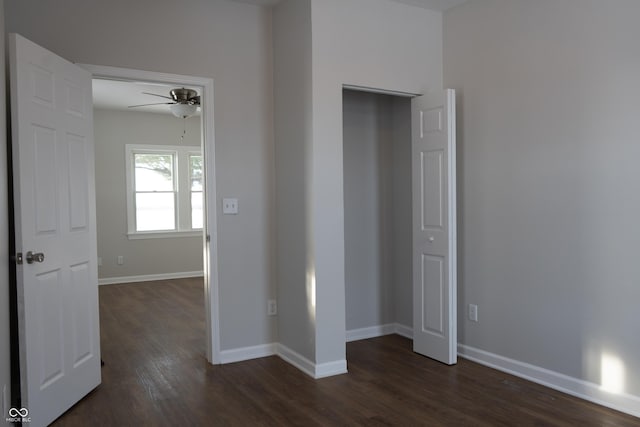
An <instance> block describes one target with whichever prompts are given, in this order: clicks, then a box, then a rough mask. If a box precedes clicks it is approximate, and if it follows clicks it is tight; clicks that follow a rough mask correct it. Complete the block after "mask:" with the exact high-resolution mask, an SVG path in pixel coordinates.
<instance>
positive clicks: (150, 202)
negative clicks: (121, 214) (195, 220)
mask: <svg viewBox="0 0 640 427" xmlns="http://www.w3.org/2000/svg"><path fill="white" fill-rule="evenodd" d="M174 204H175V198H174V194H173V193H138V194H136V230H137V231H153V230H175V228H176V219H175V215H174V210H175V206H174Z"/></svg>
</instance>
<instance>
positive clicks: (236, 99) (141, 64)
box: [5, 0, 276, 350]
mask: <svg viewBox="0 0 640 427" xmlns="http://www.w3.org/2000/svg"><path fill="white" fill-rule="evenodd" d="M5 6H6V8H5V9H6V10H5V12H6V17H7V27H8V30H10V31H14V32H18V33H21V34H22V35H23V36H25V37H27V38H28V39H30V40H32V41H34V42H35V43H38V44H39V45H41V46H43V47H45V48H47V49H49V50H52V51H53V52H55V53H57V54H59V55H61V56H62V57H64V58H67V59H68V60H70V61H73V62H79V63H88V64H98V65H110V66H118V67H127V68H134V69H142V70H151V71H159V72H167V73H177V74H186V75H194V76H200V77H207V78H213V79H214V91H215V99H214V103H215V137H216V168H217V170H216V171H215V174H216V179H217V184H218V197H219V198H222V197H237V198H238V199H239V206H240V213H239V215H233V216H223V215H222V212H221V210H220V206H221V203H219V204H218V206H219V211H218V225H219V230H218V231H219V233H218V235H217V238H218V248H219V260H220V262H219V279H220V292H219V294H220V301H221V304H220V319H221V320H220V328H221V348H222V350H226V349H232V348H239V347H245V346H254V345H260V344H266V343H271V342H273V341H275V339H276V334H275V326H276V325H275V319H274V318H270V317H268V316H267V313H266V309H267V303H266V302H267V299H268V298H270V297H271V296H272V295H273V294H274V292H275V288H274V286H273V281H272V270H273V268H272V252H273V251H272V231H271V230H272V228H273V206H272V194H273V171H274V167H273V117H272V109H273V97H272V64H271V60H272V55H271V52H272V50H271V12H270V10H268V9H264V8H260V7H257V6H254V5H250V4H243V3H236V2H230V1H224V0H188V1H184V2H179V3H177V2H175V1H173V0H137V1H136V2H131V1H128V0H114V1H109V2H86V1H84V0H60V1H56V2H42V1H39V0H25V1H11V2H6V5H5ZM98 161H99V160H98ZM219 202H220V200H219ZM215 237H216V236H214V238H215Z"/></svg>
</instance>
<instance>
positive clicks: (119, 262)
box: [117, 255, 124, 265]
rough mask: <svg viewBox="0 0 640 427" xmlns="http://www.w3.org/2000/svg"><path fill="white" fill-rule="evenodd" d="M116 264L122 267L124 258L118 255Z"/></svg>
mask: <svg viewBox="0 0 640 427" xmlns="http://www.w3.org/2000/svg"><path fill="white" fill-rule="evenodd" d="M117 262H118V265H124V257H123V256H122V255H118V259H117Z"/></svg>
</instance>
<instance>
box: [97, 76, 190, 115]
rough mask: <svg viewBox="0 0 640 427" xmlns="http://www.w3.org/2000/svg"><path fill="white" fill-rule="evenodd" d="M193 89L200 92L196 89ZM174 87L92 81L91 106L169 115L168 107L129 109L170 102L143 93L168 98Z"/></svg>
mask: <svg viewBox="0 0 640 427" xmlns="http://www.w3.org/2000/svg"><path fill="white" fill-rule="evenodd" d="M186 87H187V88H188V89H195V90H196V91H198V92H200V91H199V90H198V88H190V87H188V86H186ZM171 89H175V86H170V85H165V84H159V83H145V82H123V81H119V80H103V79H93V106H94V108H102V109H107V110H126V111H139V112H146V113H157V114H171V111H170V110H169V105H167V104H164V105H151V106H145V107H136V108H129V106H131V105H140V104H152V103H156V102H159V103H163V102H171V100H170V99H166V98H161V97H159V96H153V95H146V94H144V93H143V92H149V93H155V94H158V95H164V96H170V95H169V91H170V90H171Z"/></svg>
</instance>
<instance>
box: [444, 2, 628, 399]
mask: <svg viewBox="0 0 640 427" xmlns="http://www.w3.org/2000/svg"><path fill="white" fill-rule="evenodd" d="M639 16H640V2H637V1H628V0H610V1H606V2H599V1H590V2H585V1H583V0H563V1H557V0H537V1H529V0H509V1H507V0H477V1H473V2H468V3H466V4H464V5H461V6H459V7H456V8H454V9H452V10H450V11H448V12H446V13H445V15H444V76H445V85H446V86H448V87H453V88H455V89H456V90H457V91H458V101H459V107H458V108H459V110H458V118H459V121H458V124H459V125H458V126H459V127H458V154H459V164H458V173H459V180H458V183H459V193H458V194H459V200H458V203H459V204H458V208H459V209H458V212H459V218H458V221H459V236H460V245H459V248H460V253H459V276H458V277H459V309H458V313H459V322H458V325H459V339H460V341H461V342H462V343H463V344H466V345H469V346H473V347H476V348H479V349H482V350H486V351H489V352H492V353H496V354H498V355H502V356H506V357H509V358H513V359H516V360H519V361H523V362H527V363H531V364H533V365H536V366H539V367H543V368H547V369H550V370H552V371H556V372H560V373H563V374H566V375H569V376H571V377H574V378H578V379H583V380H586V381H590V382H593V383H596V384H600V383H601V379H602V378H601V377H602V375H603V372H602V371H603V364H602V357H603V355H605V354H609V355H610V356H613V357H615V358H618V359H619V361H620V362H621V365H622V366H623V380H624V381H625V382H626V384H625V385H624V388H623V390H622V391H624V392H626V393H629V394H632V395H635V396H639V395H640V340H639V339H638V302H639V301H640V285H639V278H640V263H639V262H638V242H639V241H640V227H639V226H638V218H640V192H639V191H638V182H640V167H638V159H640V143H638V141H639V139H638V118H639V117H640V104H639V103H638V100H639V99H640V78H639V76H640V44H639V43H638V40H640V26H638V22H637V21H638V17H639ZM468 303H474V304H478V306H479V311H478V312H479V322H478V323H470V322H469V321H468V320H467V319H466V316H465V313H466V305H467V304H468Z"/></svg>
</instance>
